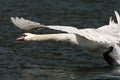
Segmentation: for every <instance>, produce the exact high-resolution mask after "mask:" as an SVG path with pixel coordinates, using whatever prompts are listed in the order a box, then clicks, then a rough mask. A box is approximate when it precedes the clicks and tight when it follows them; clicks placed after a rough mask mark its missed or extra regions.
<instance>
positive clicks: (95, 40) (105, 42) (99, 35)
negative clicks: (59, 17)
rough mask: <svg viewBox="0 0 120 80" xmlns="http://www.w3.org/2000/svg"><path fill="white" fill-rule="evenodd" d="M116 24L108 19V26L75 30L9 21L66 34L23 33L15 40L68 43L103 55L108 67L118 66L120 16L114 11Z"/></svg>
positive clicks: (28, 28)
mask: <svg viewBox="0 0 120 80" xmlns="http://www.w3.org/2000/svg"><path fill="white" fill-rule="evenodd" d="M115 15H116V18H117V23H115V22H114V20H112V18H110V21H109V25H105V26H102V27H100V28H97V29H92V28H86V29H77V28H75V27H70V26H56V25H48V26H47V25H42V24H40V23H37V22H33V21H30V20H25V19H24V18H18V17H16V18H14V17H11V21H12V22H13V23H14V24H15V25H16V26H17V27H19V28H21V29H24V30H31V29H34V28H50V29H54V30H61V31H64V32H66V33H59V34H42V35H38V34H32V33H24V34H23V35H22V36H21V37H19V38H17V40H26V41H45V40H56V41H59V40H60V41H69V42H72V43H75V44H77V45H80V46H81V47H83V48H84V49H86V50H88V51H92V52H95V53H103V57H104V59H105V61H106V62H107V63H108V64H109V65H120V46H119V45H120V16H119V14H118V12H117V11H115Z"/></svg>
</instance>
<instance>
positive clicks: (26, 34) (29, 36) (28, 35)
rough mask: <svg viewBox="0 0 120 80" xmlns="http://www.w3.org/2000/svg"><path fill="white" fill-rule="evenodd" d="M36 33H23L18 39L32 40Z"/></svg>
mask: <svg viewBox="0 0 120 80" xmlns="http://www.w3.org/2000/svg"><path fill="white" fill-rule="evenodd" d="M33 35H34V34H31V33H23V34H21V35H20V37H18V38H17V39H16V40H18V41H30V40H31V39H32V37H33Z"/></svg>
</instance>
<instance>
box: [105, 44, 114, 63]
mask: <svg viewBox="0 0 120 80" xmlns="http://www.w3.org/2000/svg"><path fill="white" fill-rule="evenodd" d="M112 50H113V47H112V46H111V47H109V48H108V49H107V50H106V51H105V52H104V53H103V57H104V60H105V61H106V62H107V63H108V64H109V65H115V63H114V62H115V60H114V59H113V58H112V57H111V56H110V55H109V54H110V52H112Z"/></svg>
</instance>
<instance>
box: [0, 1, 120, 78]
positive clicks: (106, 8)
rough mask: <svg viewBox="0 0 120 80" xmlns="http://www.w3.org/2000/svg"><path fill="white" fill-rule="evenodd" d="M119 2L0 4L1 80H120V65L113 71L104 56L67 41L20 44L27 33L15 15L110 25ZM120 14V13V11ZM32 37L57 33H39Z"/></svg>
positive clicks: (93, 25)
mask: <svg viewBox="0 0 120 80" xmlns="http://www.w3.org/2000/svg"><path fill="white" fill-rule="evenodd" d="M119 3H120V1H117V0H104V1H103V0H59V1H58V0H29V1H28V0H0V35H1V36H0V80H119V79H120V67H114V68H113V67H109V66H108V65H107V64H106V63H105V61H104V60H103V57H102V54H94V53H88V52H87V51H85V50H83V49H81V48H80V47H79V46H75V45H72V44H70V43H67V42H64V43H63V42H54V41H48V42H24V41H23V42H20V41H16V40H15V39H16V37H18V35H20V34H21V33H23V32H25V31H23V30H20V29H18V28H17V27H15V26H14V25H13V24H12V23H11V21H10V17H11V16H14V17H15V16H19V17H24V18H27V19H30V20H33V21H38V22H41V23H43V24H54V25H55V24H59V25H68V26H75V27H77V28H88V27H89V28H97V27H99V26H102V25H104V24H108V19H109V17H110V16H114V10H118V11H119V8H120V5H119ZM119 12H120V11H119ZM30 32H32V33H41V34H43V33H56V31H52V30H46V29H45V30H41V31H40V30H37V31H36V30H33V31H30Z"/></svg>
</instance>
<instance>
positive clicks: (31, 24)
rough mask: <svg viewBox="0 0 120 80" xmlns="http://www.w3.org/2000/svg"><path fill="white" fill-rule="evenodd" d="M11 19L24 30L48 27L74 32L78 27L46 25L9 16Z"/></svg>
mask: <svg viewBox="0 0 120 80" xmlns="http://www.w3.org/2000/svg"><path fill="white" fill-rule="evenodd" d="M11 21H12V22H13V23H14V24H15V25H16V26H17V27H19V28H20V29H24V30H31V29H34V28H50V29H54V30H60V31H64V32H73V31H74V32H75V31H77V30H78V29H77V28H75V27H71V26H55V25H51V26H46V25H42V24H40V23H37V22H34V21H30V20H26V19H24V18H18V17H16V18H14V17H11Z"/></svg>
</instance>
